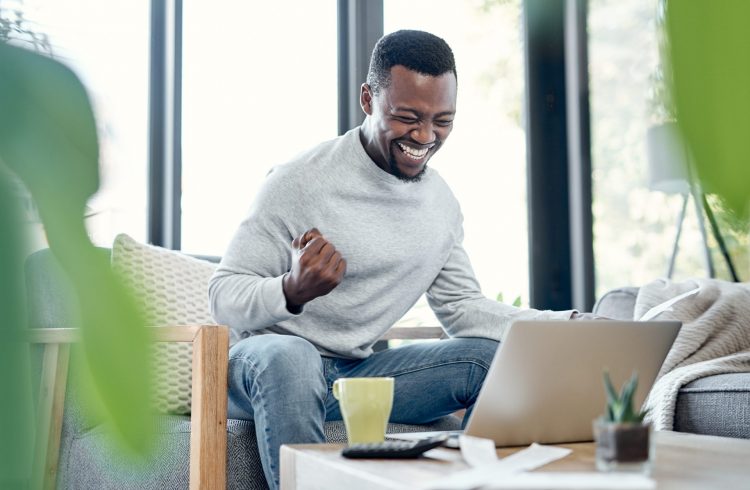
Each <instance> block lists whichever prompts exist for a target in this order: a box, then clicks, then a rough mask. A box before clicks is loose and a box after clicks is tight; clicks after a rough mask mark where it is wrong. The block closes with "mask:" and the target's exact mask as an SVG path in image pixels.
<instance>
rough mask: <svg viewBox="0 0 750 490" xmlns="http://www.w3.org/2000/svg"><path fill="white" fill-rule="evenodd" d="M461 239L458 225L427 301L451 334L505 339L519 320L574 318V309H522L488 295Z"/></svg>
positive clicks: (461, 233) (460, 228) (454, 335)
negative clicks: (483, 289) (478, 279)
mask: <svg viewBox="0 0 750 490" xmlns="http://www.w3.org/2000/svg"><path fill="white" fill-rule="evenodd" d="M462 242H463V228H462V227H461V226H460V225H459V231H458V233H457V238H456V240H455V242H454V244H453V248H452V249H451V251H450V254H449V256H448V260H447V261H446V262H445V265H444V266H443V268H442V270H441V271H440V273H439V274H438V276H437V277H436V278H435V281H434V282H433V283H432V285H431V286H430V288H429V289H428V291H427V301H428V303H429V304H430V307H431V308H432V310H433V311H434V312H435V315H436V316H437V318H438V320H440V323H442V325H443V328H444V330H445V331H446V333H447V334H448V335H449V336H451V337H484V338H488V339H493V340H502V339H503V336H504V335H505V332H506V331H507V330H508V328H509V327H510V325H511V324H512V323H513V322H515V321H517V320H569V319H570V318H571V316H572V314H573V312H574V310H568V311H551V310H534V309H522V308H516V307H513V306H510V305H506V304H504V303H501V302H499V301H494V300H491V299H489V298H487V297H485V296H484V295H483V294H482V292H481V289H480V287H479V283H478V282H477V279H476V277H475V276H474V271H473V269H472V267H471V263H470V261H469V257H468V255H467V254H466V251H465V250H464V248H463V244H462Z"/></svg>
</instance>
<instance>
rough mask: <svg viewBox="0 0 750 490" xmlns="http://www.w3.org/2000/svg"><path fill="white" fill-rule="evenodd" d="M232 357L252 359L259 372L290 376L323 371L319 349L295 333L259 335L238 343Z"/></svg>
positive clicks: (282, 376)
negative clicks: (293, 334) (294, 334)
mask: <svg viewBox="0 0 750 490" xmlns="http://www.w3.org/2000/svg"><path fill="white" fill-rule="evenodd" d="M229 359H230V360H239V359H241V360H244V361H248V362H250V363H251V364H252V365H253V367H254V369H255V371H256V372H255V374H256V375H264V374H269V375H271V376H274V377H277V376H278V377H279V378H278V379H287V377H289V376H292V375H294V377H299V376H304V375H305V374H315V373H316V372H321V371H322V363H321V360H320V354H319V353H318V350H317V349H316V348H315V346H313V345H312V344H311V343H310V342H308V341H307V340H305V339H303V338H300V337H295V336H292V335H273V334H269V335H258V336H255V337H249V338H247V339H245V340H242V341H240V342H238V343H237V344H235V346H234V347H232V350H231V351H230V353H229Z"/></svg>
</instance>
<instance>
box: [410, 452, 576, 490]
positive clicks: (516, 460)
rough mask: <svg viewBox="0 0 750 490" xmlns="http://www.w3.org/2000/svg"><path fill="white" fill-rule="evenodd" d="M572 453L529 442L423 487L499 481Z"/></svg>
mask: <svg viewBox="0 0 750 490" xmlns="http://www.w3.org/2000/svg"><path fill="white" fill-rule="evenodd" d="M570 453H571V450H570V449H565V448H561V447H553V446H542V445H541V444H532V445H531V446H529V447H528V448H526V449H523V450H521V451H518V452H517V453H514V454H511V455H510V456H507V457H505V458H503V459H499V460H497V461H495V462H493V463H488V464H484V465H481V466H477V467H475V468H471V469H469V470H464V471H458V472H456V473H453V474H452V475H449V476H446V477H441V478H440V480H439V481H433V482H428V483H427V484H426V485H425V486H424V487H423V489H424V490H470V489H474V488H481V487H485V486H487V485H490V484H492V483H493V482H497V481H501V480H502V479H503V478H505V477H507V476H509V475H512V474H514V473H518V472H522V471H530V470H533V469H536V468H539V467H540V466H543V465H545V464H548V463H551V462H552V461H556V460H558V459H560V458H563V457H565V456H567V455H568V454H570Z"/></svg>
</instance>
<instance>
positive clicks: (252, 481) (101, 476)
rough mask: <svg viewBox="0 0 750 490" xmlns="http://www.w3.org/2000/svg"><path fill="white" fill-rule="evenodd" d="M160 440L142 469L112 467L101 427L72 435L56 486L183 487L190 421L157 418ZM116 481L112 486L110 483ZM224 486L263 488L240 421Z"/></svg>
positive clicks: (340, 431)
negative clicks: (160, 447)
mask: <svg viewBox="0 0 750 490" xmlns="http://www.w3.org/2000/svg"><path fill="white" fill-rule="evenodd" d="M460 425H461V423H460V421H459V419H457V418H456V417H453V416H447V417H443V418H441V419H438V420H437V421H435V422H433V423H432V424H428V425H406V424H388V432H389V433H400V432H415V431H432V430H455V429H459V428H460ZM158 432H159V433H160V434H162V436H163V438H162V440H161V444H162V445H163V450H162V451H160V453H159V456H158V457H157V458H155V459H153V460H150V461H148V462H147V463H146V464H145V465H144V466H142V467H134V466H128V465H124V464H118V463H115V462H116V461H117V453H116V452H115V451H114V449H113V448H112V447H111V446H110V445H109V444H108V442H107V440H108V439H107V436H106V435H105V434H104V432H103V431H102V428H101V427H98V428H96V429H93V430H90V431H88V432H87V433H85V434H82V435H80V436H77V437H76V438H75V439H74V441H73V444H72V447H71V455H72V457H71V459H70V460H69V461H76V464H75V466H71V467H66V468H63V469H62V470H63V471H62V475H63V478H64V479H63V480H61V482H60V485H59V487H60V488H76V489H97V490H98V489H106V488H117V489H134V490H161V489H163V488H169V489H180V488H185V489H187V488H188V475H189V469H188V463H189V461H190V457H189V450H190V419H189V418H188V417H185V416H172V415H165V416H161V417H159V419H158ZM325 433H326V439H327V440H328V442H337V443H340V442H345V440H346V430H345V428H344V424H343V422H341V421H334V422H326V424H325ZM115 482H116V484H115ZM227 488H228V489H231V490H257V489H266V488H268V487H267V486H266V482H265V477H264V475H263V468H262V467H261V463H260V454H259V453H258V444H257V442H256V438H255V425H254V424H253V423H252V422H249V421H246V420H234V419H229V420H228V421H227Z"/></svg>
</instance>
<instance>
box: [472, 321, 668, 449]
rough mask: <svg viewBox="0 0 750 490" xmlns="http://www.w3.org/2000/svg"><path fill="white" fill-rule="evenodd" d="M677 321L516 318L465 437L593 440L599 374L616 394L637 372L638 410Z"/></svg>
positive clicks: (516, 441) (506, 441) (505, 441)
mask: <svg viewBox="0 0 750 490" xmlns="http://www.w3.org/2000/svg"><path fill="white" fill-rule="evenodd" d="M680 325H681V324H680V322H668V321H650V322H623V321H610V320H603V321H578V322H571V321H519V322H516V323H514V324H513V325H512V326H511V327H510V329H509V331H508V333H507V335H506V337H505V340H504V341H503V342H502V343H501V344H500V347H499V348H498V350H497V353H496V354H495V358H494V360H493V361H492V365H491V366H490V370H489V372H488V373H487V377H486V378H485V381H484V385H483V387H482V391H481V392H480V394H479V398H478V399H477V402H476V404H475V405H474V410H473V412H472V414H471V418H470V419H469V422H468V424H467V426H466V429H465V431H464V433H465V434H468V435H472V436H477V437H484V438H487V439H493V440H494V441H495V444H496V445H497V446H518V445H526V444H530V443H532V442H539V443H561V442H575V441H590V440H592V439H593V429H592V421H593V420H594V419H595V418H597V417H599V416H600V415H602V414H603V413H604V408H605V403H606V394H605V390H604V382H603V377H602V376H603V372H604V370H607V371H609V373H610V377H611V378H612V382H613V384H614V385H615V387H616V388H617V389H618V391H619V389H620V387H621V386H622V385H623V383H624V382H625V381H626V380H627V379H628V378H630V376H631V375H632V374H633V372H636V373H638V389H637V390H636V396H635V403H636V405H635V406H636V407H640V406H641V405H642V403H643V401H644V400H645V398H646V396H647V395H648V392H649V391H650V390H651V386H652V385H653V383H654V380H655V379H656V375H657V374H658V373H659V369H660V368H661V365H662V363H663V362H664V359H665V357H666V356H667V352H669V349H670V347H671V346H672V343H673V342H674V340H675V337H677V332H678V331H679V329H680Z"/></svg>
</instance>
